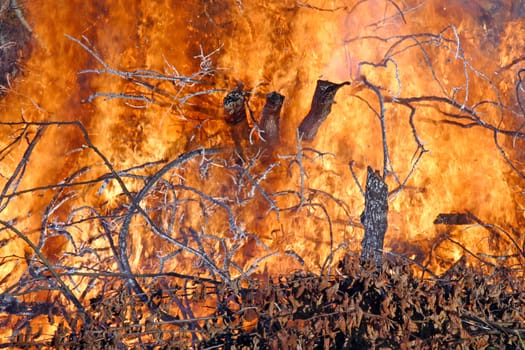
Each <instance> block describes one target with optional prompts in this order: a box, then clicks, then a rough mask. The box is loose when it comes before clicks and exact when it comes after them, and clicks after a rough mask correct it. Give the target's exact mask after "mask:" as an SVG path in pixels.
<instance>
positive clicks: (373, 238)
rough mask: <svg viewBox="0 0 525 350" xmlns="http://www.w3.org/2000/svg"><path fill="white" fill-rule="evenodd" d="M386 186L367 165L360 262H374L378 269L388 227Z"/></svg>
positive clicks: (381, 262)
mask: <svg viewBox="0 0 525 350" xmlns="http://www.w3.org/2000/svg"><path fill="white" fill-rule="evenodd" d="M387 214H388V186H387V185H386V183H385V182H384V181H383V179H382V178H381V176H380V175H379V171H375V172H374V171H373V170H372V168H371V167H368V175H367V178H366V189H365V210H364V211H363V214H361V223H362V224H363V226H364V227H365V236H364V237H363V241H362V242H361V248H362V252H361V264H362V265H366V264H374V265H375V266H376V267H377V268H378V269H380V268H381V265H382V264H383V241H384V239H385V233H386V229H387V227H388V218H387Z"/></svg>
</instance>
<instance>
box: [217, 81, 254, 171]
mask: <svg viewBox="0 0 525 350" xmlns="http://www.w3.org/2000/svg"><path fill="white" fill-rule="evenodd" d="M223 107H224V112H225V116H226V123H228V125H230V129H231V135H232V139H233V142H234V143H235V151H236V152H237V155H238V156H239V158H240V159H241V160H243V161H246V156H245V154H244V146H243V144H244V143H245V142H246V140H248V138H249V135H250V126H249V125H248V119H247V115H246V94H245V92H244V91H242V90H241V89H238V88H237V89H234V90H232V91H230V92H229V93H228V94H227V95H226V97H225V98H224V101H223Z"/></svg>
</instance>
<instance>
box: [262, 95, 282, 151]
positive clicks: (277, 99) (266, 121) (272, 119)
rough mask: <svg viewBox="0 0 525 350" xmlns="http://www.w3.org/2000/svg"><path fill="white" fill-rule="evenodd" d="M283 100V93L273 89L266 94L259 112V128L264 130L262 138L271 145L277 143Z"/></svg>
mask: <svg viewBox="0 0 525 350" xmlns="http://www.w3.org/2000/svg"><path fill="white" fill-rule="evenodd" d="M283 102H284V96H283V95H281V94H280V93H278V92H275V91H273V92H270V93H269V94H268V95H266V103H265V104H264V107H263V110H262V113H261V129H262V130H263V131H264V134H263V138H264V139H265V140H266V142H267V143H268V144H269V145H272V146H273V145H276V144H277V143H279V122H280V119H281V108H282V106H283Z"/></svg>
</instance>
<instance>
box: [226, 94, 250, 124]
mask: <svg viewBox="0 0 525 350" xmlns="http://www.w3.org/2000/svg"><path fill="white" fill-rule="evenodd" d="M245 101H246V100H245V94H244V92H243V91H242V90H241V89H234V90H232V91H230V92H229V93H228V95H226V97H225V98H224V101H223V103H222V104H223V106H224V112H225V113H226V122H227V123H228V124H230V125H235V124H238V123H240V122H242V121H243V120H246V108H245V106H244V103H245Z"/></svg>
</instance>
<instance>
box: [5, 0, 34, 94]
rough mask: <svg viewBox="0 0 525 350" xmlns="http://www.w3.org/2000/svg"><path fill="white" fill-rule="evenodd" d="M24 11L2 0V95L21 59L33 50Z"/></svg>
mask: <svg viewBox="0 0 525 350" xmlns="http://www.w3.org/2000/svg"><path fill="white" fill-rule="evenodd" d="M26 25H27V23H26V22H25V20H24V18H23V16H22V12H21V10H20V9H19V8H17V7H16V6H15V5H14V3H12V2H11V1H0V97H1V96H2V95H3V94H4V93H5V91H6V88H4V87H7V86H9V82H10V81H11V80H12V78H13V77H14V76H15V75H17V73H18V72H19V70H20V69H19V60H20V59H21V58H23V57H24V56H28V55H29V54H30V51H31V47H30V45H28V44H27V43H28V41H29V39H30V37H31V32H30V30H29V27H27V26H26Z"/></svg>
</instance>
